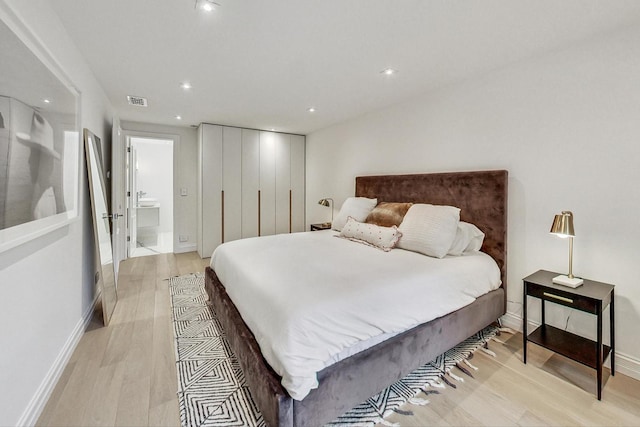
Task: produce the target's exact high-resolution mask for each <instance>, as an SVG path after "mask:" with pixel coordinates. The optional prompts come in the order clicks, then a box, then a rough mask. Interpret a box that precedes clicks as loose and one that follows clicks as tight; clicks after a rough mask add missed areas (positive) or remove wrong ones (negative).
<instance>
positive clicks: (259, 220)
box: [258, 190, 262, 236]
mask: <svg viewBox="0 0 640 427" xmlns="http://www.w3.org/2000/svg"><path fill="white" fill-rule="evenodd" d="M261 210H262V209H260V190H258V236H260V211H261Z"/></svg>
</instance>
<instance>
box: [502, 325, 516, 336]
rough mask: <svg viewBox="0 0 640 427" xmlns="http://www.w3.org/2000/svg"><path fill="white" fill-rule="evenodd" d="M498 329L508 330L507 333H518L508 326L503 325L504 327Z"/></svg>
mask: <svg viewBox="0 0 640 427" xmlns="http://www.w3.org/2000/svg"><path fill="white" fill-rule="evenodd" d="M498 330H499V331H500V332H506V333H508V334H511V335H515V333H516V332H515V331H514V330H513V329H511V328H507V327H503V328H500V329H498Z"/></svg>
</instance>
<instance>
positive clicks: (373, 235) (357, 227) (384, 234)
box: [340, 217, 402, 252]
mask: <svg viewBox="0 0 640 427" xmlns="http://www.w3.org/2000/svg"><path fill="white" fill-rule="evenodd" d="M400 236H402V233H400V232H399V231H398V227H396V226H395V225H394V226H393V227H380V226H377V225H374V224H366V223H363V222H358V221H356V220H355V219H353V218H352V217H349V219H348V220H347V223H346V224H345V226H344V227H343V228H342V231H341V232H340V237H343V238H345V239H349V240H353V241H354V242H358V243H364V244H366V245H368V246H373V247H376V248H378V249H382V250H383V251H385V252H389V251H390V250H391V249H393V248H394V247H395V246H396V243H398V239H400Z"/></svg>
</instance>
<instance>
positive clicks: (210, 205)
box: [198, 124, 222, 258]
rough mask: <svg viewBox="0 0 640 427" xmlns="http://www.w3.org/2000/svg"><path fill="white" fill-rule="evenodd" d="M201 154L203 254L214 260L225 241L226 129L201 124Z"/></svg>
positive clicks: (201, 244) (199, 220) (201, 230)
mask: <svg viewBox="0 0 640 427" xmlns="http://www.w3.org/2000/svg"><path fill="white" fill-rule="evenodd" d="M200 130H201V133H200V139H199V141H198V145H199V147H198V148H199V155H200V182H199V184H200V185H199V190H200V200H201V211H200V212H199V214H200V217H199V218H198V223H199V224H198V225H200V227H198V229H199V230H200V232H199V233H198V238H199V239H201V240H199V243H198V249H200V251H199V254H200V256H201V257H203V258H207V257H210V256H211V254H212V253H213V250H214V249H215V248H216V247H217V246H218V245H219V244H220V243H221V242H222V207H221V201H222V200H221V199H222V127H221V126H215V125H208V124H203V125H201V129H200Z"/></svg>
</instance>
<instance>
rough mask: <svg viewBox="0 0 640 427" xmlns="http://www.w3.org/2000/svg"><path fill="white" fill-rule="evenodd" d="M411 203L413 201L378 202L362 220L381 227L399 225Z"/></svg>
mask: <svg viewBox="0 0 640 427" xmlns="http://www.w3.org/2000/svg"><path fill="white" fill-rule="evenodd" d="M412 204H413V203H394V202H380V203H378V206H376V207H375V208H374V209H373V210H372V211H371V213H369V216H367V219H366V220H365V221H364V222H366V223H367V224H375V225H379V226H381V227H392V226H394V225H395V226H399V225H400V224H401V223H402V219H403V218H404V216H405V214H406V213H407V211H408V210H409V208H410V207H411V205H412Z"/></svg>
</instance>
